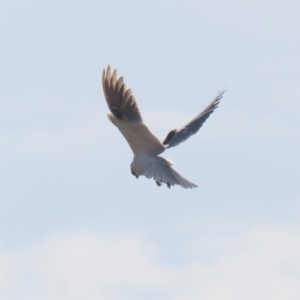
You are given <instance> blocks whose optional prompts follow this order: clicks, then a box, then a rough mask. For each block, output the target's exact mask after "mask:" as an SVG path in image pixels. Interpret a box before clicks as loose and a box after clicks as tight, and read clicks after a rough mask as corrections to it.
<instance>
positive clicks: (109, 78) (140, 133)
mask: <svg viewBox="0 0 300 300" xmlns="http://www.w3.org/2000/svg"><path fill="white" fill-rule="evenodd" d="M102 85H103V90H104V95H105V98H106V102H107V105H108V107H109V109H110V111H111V114H108V118H109V119H110V121H111V122H112V123H113V124H114V125H116V126H117V127H118V129H119V130H120V131H121V133H122V134H123V136H124V137H125V139H126V140H127V142H128V143H129V145H130V147H131V149H132V151H133V153H134V154H138V153H148V154H152V155H157V154H160V153H162V152H163V151H164V150H165V147H164V145H162V143H161V142H160V141H159V140H158V139H157V138H156V137H155V136H154V135H153V134H152V133H151V132H150V130H149V129H148V127H147V126H146V125H145V124H144V123H143V119H142V117H141V114H140V111H139V108H138V105H137V103H136V101H135V98H134V96H133V95H132V92H131V90H130V89H127V87H126V85H125V83H124V79H123V77H120V78H119V79H118V77H117V70H114V71H113V73H112V74H111V69H110V66H108V67H107V68H106V69H104V70H103V74H102Z"/></svg>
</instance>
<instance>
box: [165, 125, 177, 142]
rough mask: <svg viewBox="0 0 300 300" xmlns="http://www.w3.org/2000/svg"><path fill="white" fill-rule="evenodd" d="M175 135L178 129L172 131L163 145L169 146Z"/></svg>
mask: <svg viewBox="0 0 300 300" xmlns="http://www.w3.org/2000/svg"><path fill="white" fill-rule="evenodd" d="M175 133H176V129H173V130H171V131H170V132H169V133H168V135H167V137H166V138H165V140H164V141H163V144H164V145H167V144H169V141H170V140H171V139H172V137H173V136H174V134H175Z"/></svg>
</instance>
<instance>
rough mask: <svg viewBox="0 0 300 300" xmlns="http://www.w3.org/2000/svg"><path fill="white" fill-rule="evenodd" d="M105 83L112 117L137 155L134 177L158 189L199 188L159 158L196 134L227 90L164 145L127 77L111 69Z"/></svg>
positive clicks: (109, 116)
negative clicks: (147, 120) (146, 121)
mask: <svg viewBox="0 0 300 300" xmlns="http://www.w3.org/2000/svg"><path fill="white" fill-rule="evenodd" d="M102 84H103V90H104V95H105V98H106V102H107V105H108V107H109V109H110V111H111V113H108V118H109V120H110V121H111V122H112V123H113V124H114V125H115V126H116V127H117V128H118V129H119V130H120V131H121V133H122V134H123V136H124V137H125V139H126V140H127V142H128V144H129V146H130V147H131V150H132V152H133V154H134V157H133V161H132V163H131V166H130V167H131V173H132V175H134V176H135V177H136V178H138V177H139V176H142V175H143V176H146V177H147V178H153V179H154V180H155V182H156V184H157V185H158V186H161V185H162V183H165V184H166V185H167V186H168V188H170V187H171V186H173V185H175V184H177V185H180V186H182V187H183V188H186V189H187V188H195V187H197V185H196V184H194V183H192V182H190V181H188V180H187V179H185V178H184V177H183V176H181V175H180V174H179V173H178V172H176V171H175V170H174V168H173V167H172V166H173V163H172V162H171V161H169V160H167V159H165V158H163V157H161V156H158V155H159V154H161V153H163V152H164V151H165V150H166V149H168V148H171V147H175V146H177V145H179V144H180V143H182V142H184V141H185V140H187V139H188V138H189V137H190V136H192V135H193V134H195V133H196V132H197V131H198V130H199V129H200V127H201V126H202V124H203V123H204V122H205V121H206V119H207V118H208V117H209V116H210V114H211V113H212V112H213V111H214V109H215V108H216V107H217V105H218V104H219V102H220V99H221V98H222V97H223V94H224V92H225V89H224V90H223V91H220V92H219V93H218V94H217V96H216V98H215V99H214V100H213V101H212V102H211V103H210V104H209V105H208V106H207V107H206V108H205V109H204V110H203V111H202V112H201V113H200V114H198V115H197V116H196V117H195V118H194V119H193V120H191V121H190V122H189V123H187V124H186V125H185V126H183V127H182V128H180V129H174V130H171V131H170V132H169V134H168V135H167V137H166V138H165V140H164V141H163V142H162V143H161V142H160V141H159V140H158V139H157V138H156V137H155V136H154V135H153V134H152V133H151V131H150V130H149V129H148V127H147V126H146V125H145V124H144V122H143V119H142V116H141V114H140V111H139V108H138V105H137V103H136V101H135V98H134V96H133V94H132V92H131V90H130V89H128V88H127V87H126V85H125V83H124V79H123V77H120V78H119V79H118V77H117V70H114V71H113V73H112V74H111V70H110V66H108V67H107V68H106V69H104V70H103V74H102Z"/></svg>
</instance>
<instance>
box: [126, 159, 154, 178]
mask: <svg viewBox="0 0 300 300" xmlns="http://www.w3.org/2000/svg"><path fill="white" fill-rule="evenodd" d="M150 165H151V162H150V161H149V159H148V158H147V157H143V156H135V157H134V159H133V161H132V163H131V165H130V169H131V174H132V175H133V176H135V177H136V178H139V176H141V175H144V174H145V171H146V170H147V169H148V168H149V166H150Z"/></svg>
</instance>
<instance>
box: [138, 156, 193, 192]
mask: <svg viewBox="0 0 300 300" xmlns="http://www.w3.org/2000/svg"><path fill="white" fill-rule="evenodd" d="M143 175H145V176H146V177H147V178H153V179H154V180H155V181H156V183H157V184H158V185H161V183H165V184H167V186H168V187H171V186H173V185H180V186H182V187H183V188H185V189H193V188H196V187H197V185H196V184H195V183H192V182H190V181H188V180H187V179H186V178H184V177H183V176H181V175H180V174H179V173H178V172H176V171H175V170H174V169H173V167H172V163H171V162H170V161H168V160H166V159H165V158H163V157H160V156H157V157H155V161H152V163H151V164H150V165H149V168H148V169H147V170H146V171H145V173H144V174H143Z"/></svg>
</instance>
